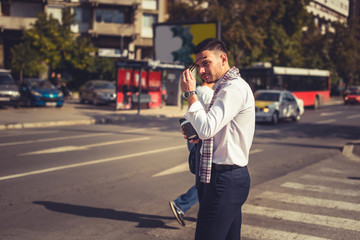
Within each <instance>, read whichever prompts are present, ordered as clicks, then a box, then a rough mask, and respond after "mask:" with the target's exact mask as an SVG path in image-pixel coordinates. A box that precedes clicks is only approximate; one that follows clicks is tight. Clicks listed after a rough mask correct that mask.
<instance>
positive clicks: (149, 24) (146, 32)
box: [141, 14, 157, 38]
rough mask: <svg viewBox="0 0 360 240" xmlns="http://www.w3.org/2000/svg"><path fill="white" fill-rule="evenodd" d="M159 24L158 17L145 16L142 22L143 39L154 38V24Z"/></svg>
mask: <svg viewBox="0 0 360 240" xmlns="http://www.w3.org/2000/svg"><path fill="white" fill-rule="evenodd" d="M156 22H157V15H153V14H144V15H143V20H142V31H141V36H142V37H149V38H152V37H153V24H155V23H156Z"/></svg>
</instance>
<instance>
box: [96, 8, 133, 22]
mask: <svg viewBox="0 0 360 240" xmlns="http://www.w3.org/2000/svg"><path fill="white" fill-rule="evenodd" d="M95 19H96V22H105V23H120V24H121V23H130V19H131V16H130V10H129V8H121V9H110V8H102V9H101V8H98V9H96V10H95Z"/></svg>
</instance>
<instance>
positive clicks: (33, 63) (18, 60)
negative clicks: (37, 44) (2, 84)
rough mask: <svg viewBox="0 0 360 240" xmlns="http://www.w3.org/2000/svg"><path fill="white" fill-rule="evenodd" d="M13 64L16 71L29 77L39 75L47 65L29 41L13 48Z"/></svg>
mask: <svg viewBox="0 0 360 240" xmlns="http://www.w3.org/2000/svg"><path fill="white" fill-rule="evenodd" d="M11 55H12V58H11V64H12V68H13V69H14V70H15V72H18V73H20V75H21V76H22V75H25V76H29V77H35V76H38V74H39V72H41V71H44V70H45V67H44V65H42V64H39V63H41V58H40V55H39V54H38V52H37V51H35V50H34V49H32V48H31V46H30V45H29V43H28V42H23V43H20V44H18V45H16V46H15V47H14V48H12V49H11Z"/></svg>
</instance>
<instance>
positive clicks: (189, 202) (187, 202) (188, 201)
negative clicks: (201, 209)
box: [174, 186, 198, 213]
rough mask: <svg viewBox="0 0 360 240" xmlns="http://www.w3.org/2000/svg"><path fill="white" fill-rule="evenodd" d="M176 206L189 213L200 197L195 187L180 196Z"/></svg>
mask: <svg viewBox="0 0 360 240" xmlns="http://www.w3.org/2000/svg"><path fill="white" fill-rule="evenodd" d="M174 202H175V204H176V206H178V207H179V208H180V209H181V210H182V211H183V212H184V213H186V212H187V210H189V209H190V208H191V207H192V206H193V205H194V204H195V203H197V202H198V195H197V190H196V188H195V186H192V187H191V188H190V189H189V190H188V191H187V192H186V193H184V194H182V195H180V196H179V197H178V198H177V199H175V200H174Z"/></svg>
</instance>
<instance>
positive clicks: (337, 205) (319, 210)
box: [242, 168, 360, 240]
mask: <svg viewBox="0 0 360 240" xmlns="http://www.w3.org/2000/svg"><path fill="white" fill-rule="evenodd" d="M318 173H319V174H316V173H315V174H304V175H302V176H300V177H299V178H297V179H298V181H297V179H294V180H293V181H291V182H290V181H288V182H284V183H283V184H280V187H281V188H279V187H277V188H276V190H275V191H274V190H271V189H268V190H266V191H263V192H261V193H259V194H256V195H254V196H253V197H252V198H253V199H249V201H248V202H247V203H246V204H245V205H244V206H243V214H244V215H248V216H247V217H246V216H245V218H246V219H247V218H250V219H251V221H250V224H249V222H246V223H244V225H243V226H242V237H243V238H245V239H247V240H248V239H252V240H289V239H296V240H330V239H339V238H333V237H330V238H329V234H327V236H326V237H325V238H324V236H321V234H320V235H319V233H317V234H315V232H306V231H301V230H299V232H296V231H286V230H284V229H283V227H281V226H285V225H293V226H296V225H298V224H302V226H307V225H308V226H309V227H310V226H311V227H310V229H313V228H314V227H313V226H318V227H322V228H323V229H327V231H333V232H334V233H337V232H339V231H340V230H342V231H350V232H355V233H358V236H360V219H359V218H358V217H356V216H359V212H360V202H358V201H356V202H354V200H355V199H357V198H359V197H360V191H358V190H357V189H356V187H357V186H360V185H359V181H354V180H352V179H349V178H347V176H349V175H348V174H346V173H344V172H343V171H339V170H334V169H330V168H321V169H318ZM329 173H331V174H329ZM300 182H301V183H300ZM307 183H309V184H307ZM329 186H331V187H329ZM337 186H339V187H337ZM284 191H285V192H284ZM321 194H331V195H332V196H335V197H334V199H340V200H333V199H324V198H321V197H320V196H322V195H321ZM344 197H345V198H347V201H346V200H343V198H344ZM291 205H292V206H291ZM285 207H286V209H284V208H285ZM302 209H307V210H306V211H303V210H302ZM309 209H314V210H313V211H312V212H309ZM344 211H347V212H349V213H353V214H351V215H349V216H347V215H345V214H344ZM327 212H329V213H328V214H327ZM334 212H339V213H342V214H339V215H334ZM250 216H251V217H250ZM274 219H276V223H274ZM258 222H259V223H261V226H260V225H259V226H257V223H258ZM280 222H281V223H280ZM264 224H265V227H264ZM266 224H268V226H266ZM272 224H276V225H272ZM279 226H280V229H279ZM285 229H286V228H285ZM296 229H297V228H296ZM313 234H315V235H316V236H312V235H313ZM340 237H341V236H340ZM344 239H345V238H344ZM359 239H360V237H359Z"/></svg>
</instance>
